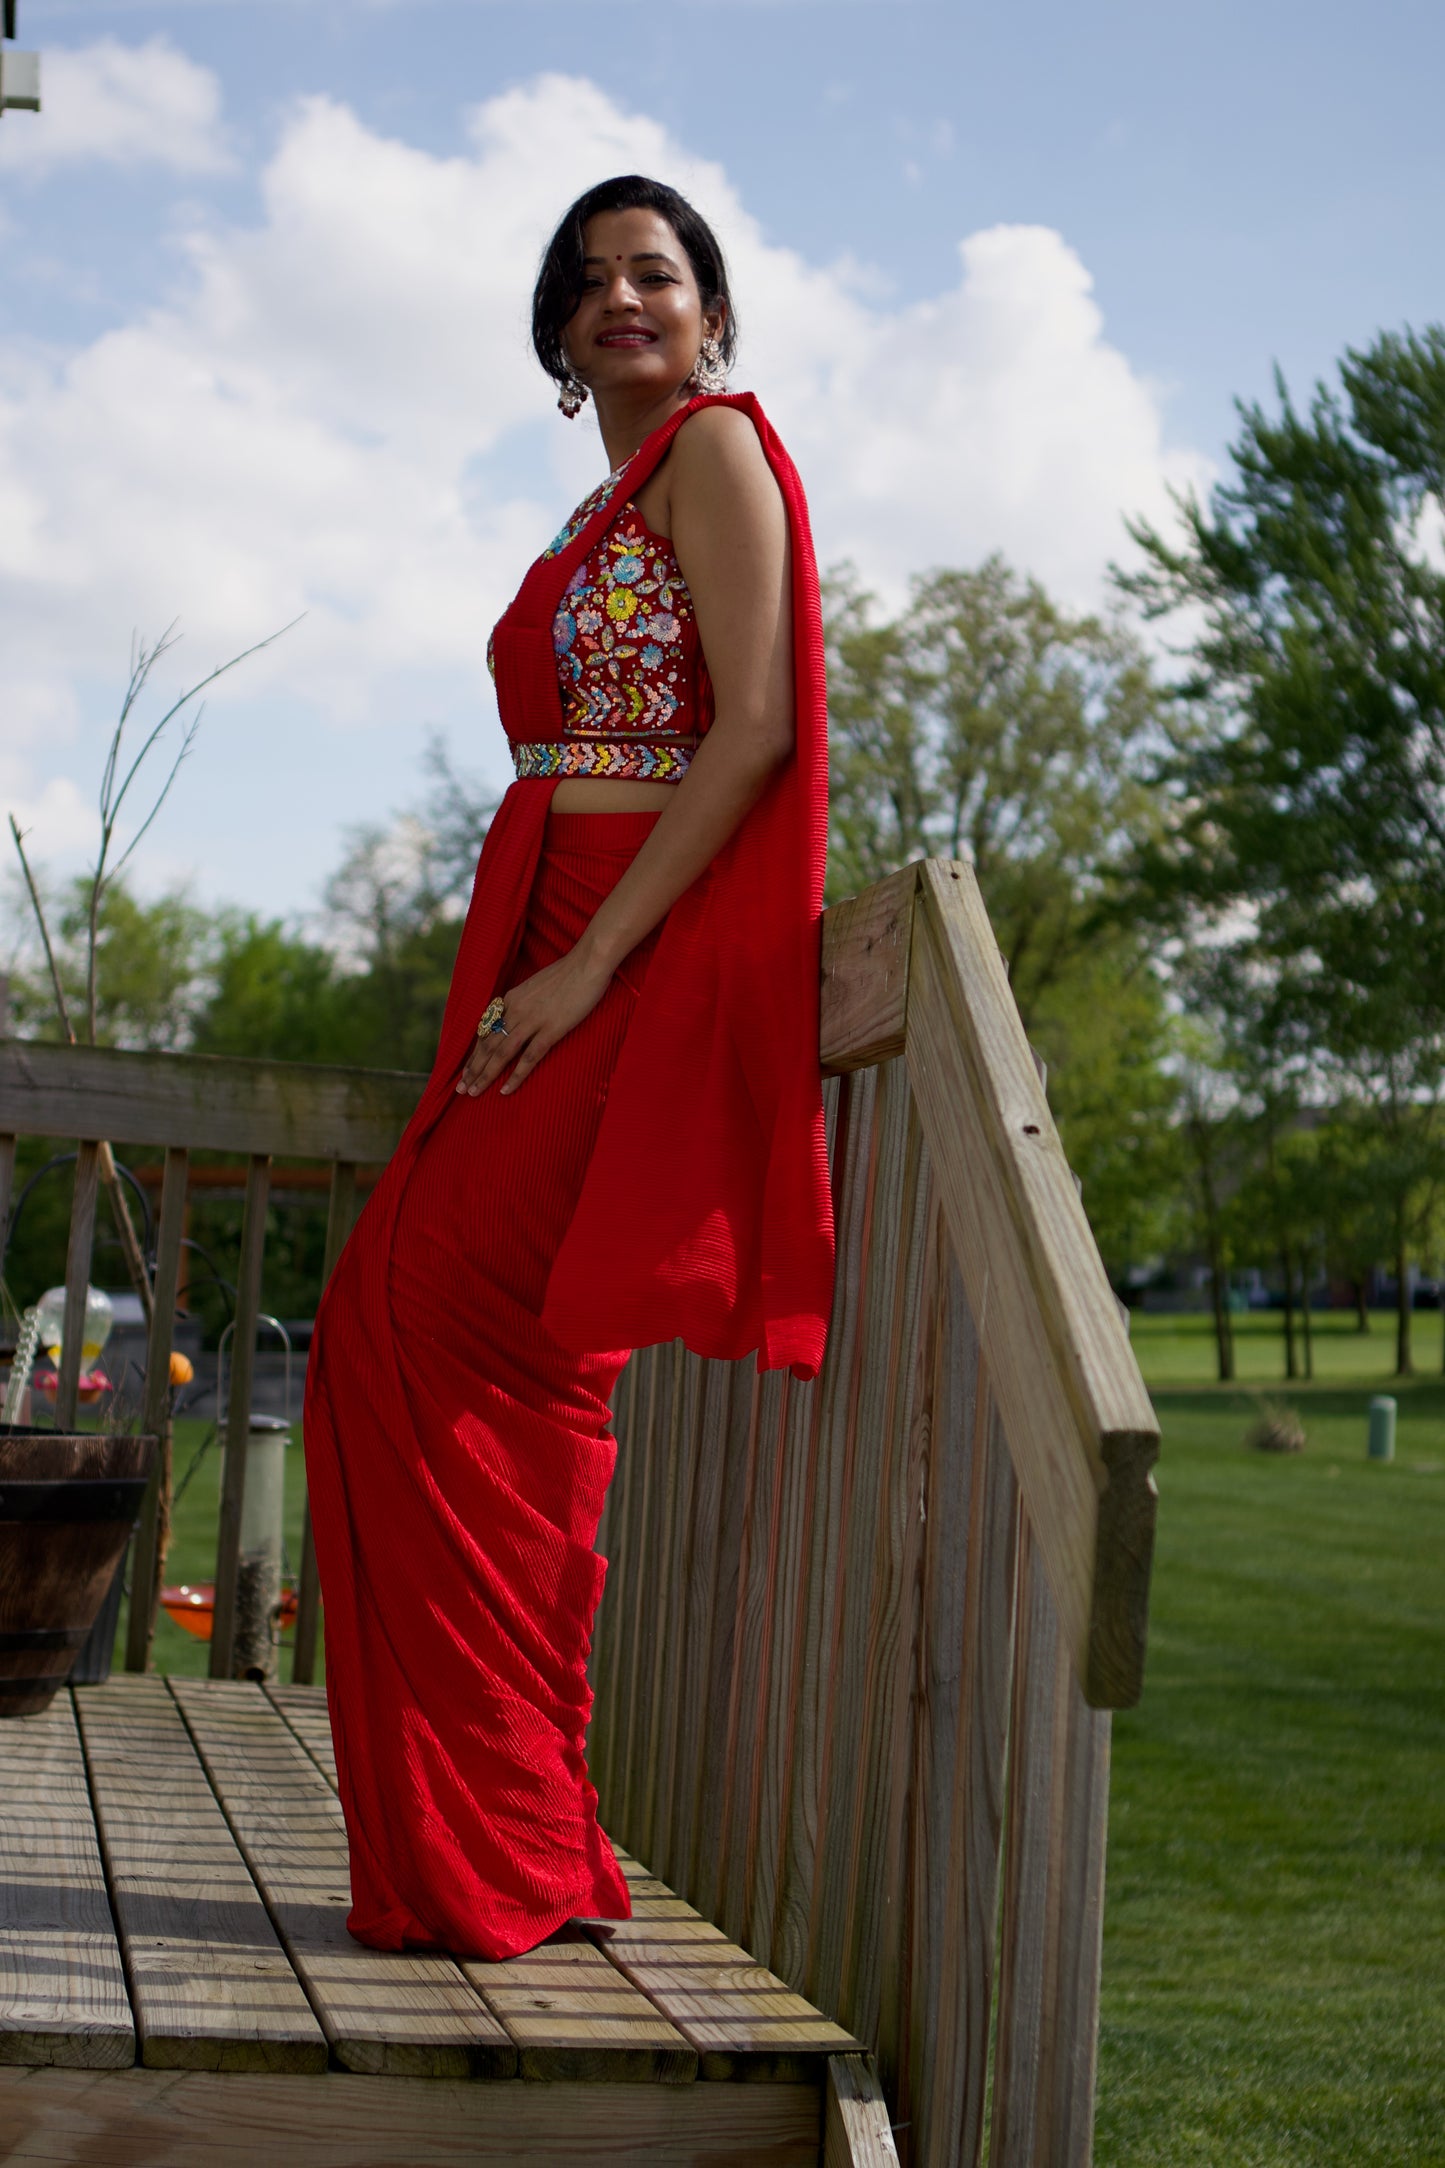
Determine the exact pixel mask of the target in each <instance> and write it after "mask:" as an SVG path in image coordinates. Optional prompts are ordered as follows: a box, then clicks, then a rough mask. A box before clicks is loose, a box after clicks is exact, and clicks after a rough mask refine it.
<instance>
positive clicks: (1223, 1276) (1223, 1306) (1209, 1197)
mask: <svg viewBox="0 0 1445 2168" xmlns="http://www.w3.org/2000/svg"><path fill="white" fill-rule="evenodd" d="M1189 1126H1190V1130H1191V1132H1192V1136H1193V1142H1194V1149H1195V1153H1196V1155H1197V1157H1196V1165H1197V1169H1198V1175H1199V1201H1200V1204H1201V1205H1202V1207H1203V1219H1204V1246H1205V1249H1206V1250H1207V1252H1208V1255H1209V1286H1210V1296H1211V1302H1212V1306H1213V1310H1214V1351H1215V1358H1216V1361H1217V1364H1218V1368H1219V1382H1220V1384H1221V1385H1228V1384H1230V1383H1232V1381H1233V1378H1234V1324H1233V1320H1232V1319H1231V1317H1230V1314H1229V1257H1228V1253H1227V1251H1226V1249H1225V1244H1224V1232H1223V1229H1222V1228H1221V1226H1220V1224H1219V1202H1218V1199H1217V1198H1216V1197H1215V1194H1214V1170H1213V1167H1212V1165H1211V1158H1210V1138H1209V1131H1208V1127H1207V1125H1206V1124H1205V1122H1204V1120H1203V1118H1202V1116H1200V1115H1197V1114H1196V1115H1195V1117H1194V1118H1193V1120H1192V1121H1191V1123H1190V1125H1189Z"/></svg>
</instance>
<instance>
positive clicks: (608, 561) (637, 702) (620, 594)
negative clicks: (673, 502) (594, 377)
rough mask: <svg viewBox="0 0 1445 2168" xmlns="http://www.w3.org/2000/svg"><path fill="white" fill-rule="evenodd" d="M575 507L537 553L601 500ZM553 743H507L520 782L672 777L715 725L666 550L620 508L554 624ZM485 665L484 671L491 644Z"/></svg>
mask: <svg viewBox="0 0 1445 2168" xmlns="http://www.w3.org/2000/svg"><path fill="white" fill-rule="evenodd" d="M622 472H625V469H624V470H619V472H618V473H617V474H610V475H609V476H608V477H607V480H606V481H605V482H603V483H602V484H600V485H599V487H598V488H597V489H595V490H593V492H592V493H591V495H590V496H589V497H587V498H585V499H584V500H583V502H582V503H581V504H580V505H579V506H578V508H577V510H576V511H575V512H574V513H573V515H572V517H571V519H569V520H568V522H567V524H566V526H565V527H564V528H563V529H562V531H561V533H560V534H559V535H558V536H557V538H556V540H555V541H554V542H552V543H551V545H550V546H549V547H548V549H547V550H546V551H545V552H544V553H543V555H544V558H550V557H556V556H559V555H560V554H561V552H562V551H563V550H564V549H565V548H566V547H567V545H568V544H569V543H570V542H571V541H572V540H573V539H574V538H575V537H576V536H577V535H578V534H580V533H581V531H582V529H583V528H584V527H585V526H586V524H587V522H588V520H590V519H591V518H592V516H593V514H594V513H596V512H598V511H600V510H601V509H602V507H603V505H605V504H606V503H607V502H608V501H609V500H610V498H611V496H612V494H613V492H614V490H615V489H616V487H617V483H618V481H619V480H620V479H621V474H622ZM552 645H553V649H554V651H555V654H556V661H557V682H558V690H559V693H560V696H561V704H562V731H561V736H560V738H558V739H555V740H553V741H551V742H549V743H544V744H537V743H526V744H517V743H514V744H513V746H512V755H513V759H514V761H515V764H516V770H517V774H518V775H519V776H529V775H544V776H545V775H555V776H568V775H602V776H610V777H612V778H613V779H614V780H631V779H636V780H638V781H647V782H658V783H676V782H680V781H681V779H682V777H683V775H684V774H685V772H686V770H687V766H688V763H689V762H690V760H691V759H692V755H693V753H694V751H695V750H696V747H697V744H698V741H699V739H700V738H701V737H702V736H703V735H704V733H705V732H706V730H707V729H708V726H709V724H710V723H711V722H712V719H713V693H712V680H711V679H710V678H709V676H708V670H707V663H706V661H705V660H704V658H703V652H702V643H701V641H700V640H699V638H698V631H697V619H696V614H695V612H694V610H693V603H692V596H691V595H690V593H689V592H688V587H687V582H686V580H684V578H683V576H682V571H681V568H680V567H679V565H678V562H677V558H676V556H675V555H674V553H673V548H672V544H671V543H670V542H669V541H667V540H666V539H665V538H664V537H663V536H662V535H658V534H654V533H653V531H652V529H651V528H650V527H649V526H648V525H647V523H646V521H645V520H644V519H643V517H642V514H641V513H640V512H639V511H638V509H637V507H636V505H634V504H631V503H628V504H624V506H623V507H622V510H621V511H620V512H619V514H618V515H617V518H616V519H615V521H614V522H613V523H612V525H611V526H610V527H609V528H608V529H607V531H606V532H605V533H604V534H603V535H602V536H601V538H600V539H599V541H598V542H597V544H596V546H595V547H594V548H593V549H592V550H591V551H590V552H589V553H588V555H587V556H586V557H584V558H583V560H582V562H581V564H579V565H578V567H577V569H576V571H575V572H574V573H573V575H572V577H571V579H570V580H569V581H568V583H567V586H566V589H565V591H564V593H563V596H562V600H561V603H560V605H559V606H558V609H557V614H556V616H555V617H554V619H553V621H552ZM487 660H488V664H489V665H490V664H491V660H492V654H491V643H490V642H488V647H487Z"/></svg>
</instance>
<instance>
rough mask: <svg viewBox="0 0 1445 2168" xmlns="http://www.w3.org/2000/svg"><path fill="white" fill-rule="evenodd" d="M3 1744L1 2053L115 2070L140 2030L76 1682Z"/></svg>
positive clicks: (17, 1723)
mask: <svg viewBox="0 0 1445 2168" xmlns="http://www.w3.org/2000/svg"><path fill="white" fill-rule="evenodd" d="M0 1744H3V1751H0V2064H12V2063H43V2064H53V2065H58V2066H60V2067H63V2068H69V2069H92V2070H107V2069H115V2068H117V2067H119V2066H121V2065H124V2064H127V2063H130V2062H133V2061H134V2059H135V2031H134V2028H133V2026H132V2024H131V2012H130V2004H129V2002H128V2001H127V1999H126V1992H125V1974H124V1971H123V1969H122V1965H121V1957H120V1949H119V1946H118V1944H117V1942H116V1936H115V1928H114V1925H113V1923H112V1921H111V1914H110V1906H109V1904H108V1903H107V1901H106V1894H105V1875H104V1871H103V1869H102V1867H101V1859H100V1847H99V1844H98V1843H97V1841H96V1835H95V1823H94V1821H93V1820H92V1818H91V1811H90V1794H89V1792H88V1790H87V1788H86V1781H85V1762H84V1759H83V1757H82V1754H81V1748H80V1736H79V1733H78V1732H77V1731H76V1728H75V1713H74V1711H73V1709H72V1708H71V1703H70V1695H69V1693H67V1692H64V1691H62V1692H61V1693H60V1694H58V1695H57V1696H56V1698H55V1700H54V1701H53V1702H52V1703H51V1704H50V1707H49V1708H48V1709H46V1710H44V1711H43V1712H42V1713H41V1714H40V1715H38V1716H26V1717H16V1718H14V1719H13V1720H12V1721H11V1722H9V1723H7V1724H5V1725H4V1727H3V1732H0Z"/></svg>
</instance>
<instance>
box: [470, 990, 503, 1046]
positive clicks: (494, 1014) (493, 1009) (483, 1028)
mask: <svg viewBox="0 0 1445 2168" xmlns="http://www.w3.org/2000/svg"><path fill="white" fill-rule="evenodd" d="M506 1006H507V1005H506V1003H505V1002H504V1001H503V999H502V997H501V995H500V994H498V995H497V996H496V998H495V1000H492V1001H489V1002H488V1003H487V1005H486V1007H485V1008H484V1009H483V1011H482V1020H481V1022H480V1023H479V1024H478V1026H477V1037H478V1038H479V1039H482V1038H491V1037H492V1036H494V1035H495V1034H496V1033H498V1032H500V1034H501V1036H502V1037H503V1038H504V1039H507V1038H510V1037H511V1033H510V1032H509V1031H508V1030H507V1027H506V1025H505V1024H504V1023H503V1022H502V1018H503V1016H504V1015H505V1014H506Z"/></svg>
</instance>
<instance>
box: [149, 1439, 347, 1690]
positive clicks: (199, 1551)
mask: <svg viewBox="0 0 1445 2168" xmlns="http://www.w3.org/2000/svg"><path fill="white" fill-rule="evenodd" d="M209 1428H210V1425H209V1424H207V1423H202V1422H198V1421H196V1420H194V1419H193V1418H191V1419H188V1418H186V1417H184V1416H182V1417H181V1418H180V1419H179V1421H178V1422H177V1423H176V1425H175V1441H174V1452H175V1480H176V1482H177V1484H179V1483H180V1482H181V1481H182V1479H183V1478H184V1477H185V1475H186V1472H187V1470H188V1469H189V1468H190V1466H191V1463H192V1460H193V1458H194V1456H195V1454H196V1452H197V1450H198V1449H199V1447H200V1446H201V1443H202V1441H203V1440H204V1438H205V1436H206V1433H207V1431H208V1430H209ZM291 1436H292V1443H291V1444H290V1445H289V1446H288V1447H287V1451H286V1517H285V1528H284V1537H285V1545H286V1564H287V1572H288V1578H290V1579H293V1580H294V1578H295V1576H296V1574H297V1571H298V1570H299V1567H300V1562H301V1519H302V1514H303V1511H304V1509H305V1504H306V1477H305V1470H304V1467H303V1464H302V1458H301V1425H300V1423H299V1422H296V1423H293V1424H292V1426H291ZM220 1502H221V1453H220V1448H219V1446H217V1445H216V1444H215V1442H214V1440H213V1441H212V1443H211V1445H210V1447H209V1449H208V1450H207V1451H206V1452H205V1453H204V1454H203V1455H202V1457H201V1459H200V1460H199V1462H198V1463H197V1464H196V1467H195V1472H194V1473H193V1474H192V1475H191V1478H190V1481H189V1482H188V1483H187V1485H186V1488H185V1491H184V1493H183V1495H182V1496H181V1498H180V1500H179V1502H178V1503H177V1505H176V1507H175V1511H174V1514H173V1517H172V1525H171V1543H170V1550H169V1552H168V1554H167V1557H166V1566H165V1579H166V1582H167V1584H173V1585H179V1584H180V1583H181V1582H186V1581H189V1582H195V1581H210V1580H212V1579H214V1577H215V1571H216V1527H217V1522H218V1519H219V1514H220ZM291 1640H292V1637H291V1635H290V1634H289V1633H288V1634H287V1635H286V1636H285V1639H284V1641H283V1643H282V1648H281V1667H280V1676H281V1677H282V1678H283V1679H289V1678H290V1676H291ZM209 1659H210V1644H209V1643H208V1642H205V1641H198V1640H197V1639H196V1638H195V1636H194V1635H193V1634H188V1633H187V1632H186V1631H185V1629H184V1627H181V1626H177V1625H175V1624H173V1623H172V1621H171V1620H170V1618H168V1617H167V1615H166V1613H165V1612H164V1611H162V1612H161V1613H160V1615H159V1617H158V1618H157V1620H156V1637H155V1644H154V1652H153V1661H154V1664H155V1668H156V1670H157V1671H166V1672H170V1671H174V1672H180V1673H183V1674H189V1675H190V1676H192V1677H200V1676H202V1675H203V1674H204V1672H205V1670H206V1666H207V1663H208V1662H209ZM124 1661H125V1614H124V1612H122V1614H121V1621H120V1629H119V1636H118V1639H117V1642H116V1655H115V1664H116V1668H117V1670H119V1669H120V1667H121V1666H122V1665H123V1663H124ZM316 1676H317V1678H318V1680H319V1679H320V1678H321V1676H322V1665H321V1662H320V1659H319V1657H318V1662H317V1671H316Z"/></svg>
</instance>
